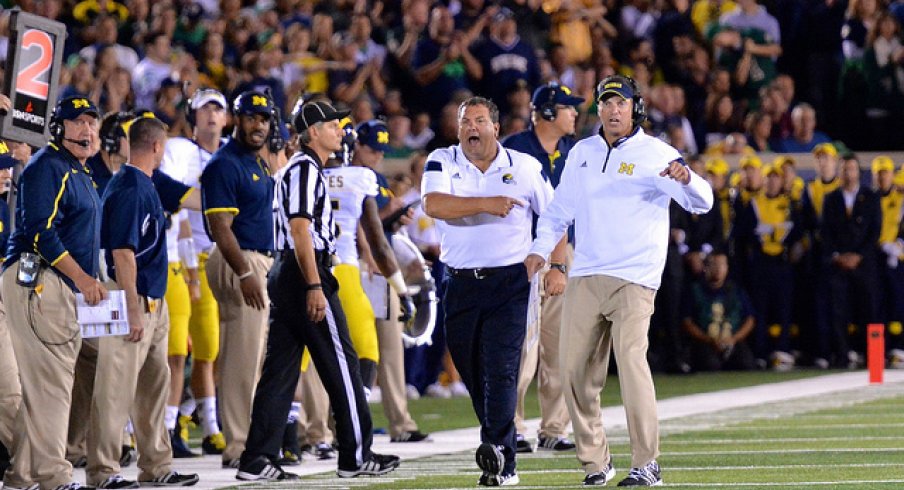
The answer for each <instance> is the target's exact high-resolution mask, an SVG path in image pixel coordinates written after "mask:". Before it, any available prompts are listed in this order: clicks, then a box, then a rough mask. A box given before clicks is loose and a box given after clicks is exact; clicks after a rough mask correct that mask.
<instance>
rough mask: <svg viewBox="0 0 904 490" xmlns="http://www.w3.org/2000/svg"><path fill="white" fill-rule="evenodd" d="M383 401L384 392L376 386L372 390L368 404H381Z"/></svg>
mask: <svg viewBox="0 0 904 490" xmlns="http://www.w3.org/2000/svg"><path fill="white" fill-rule="evenodd" d="M382 401H383V390H381V389H380V387H379V386H374V387H373V388H371V389H370V393H369V396H368V397H367V403H380V402H382Z"/></svg>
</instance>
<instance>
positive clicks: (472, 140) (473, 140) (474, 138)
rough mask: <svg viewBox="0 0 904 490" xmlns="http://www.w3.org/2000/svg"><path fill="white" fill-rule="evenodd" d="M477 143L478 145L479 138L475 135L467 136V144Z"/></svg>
mask: <svg viewBox="0 0 904 490" xmlns="http://www.w3.org/2000/svg"><path fill="white" fill-rule="evenodd" d="M479 143H480V136H477V135H471V136H468V144H469V145H476V144H479Z"/></svg>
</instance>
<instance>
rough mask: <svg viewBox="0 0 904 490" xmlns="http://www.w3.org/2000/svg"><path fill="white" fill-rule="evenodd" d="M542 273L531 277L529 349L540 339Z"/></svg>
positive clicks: (527, 334) (528, 328)
mask: <svg viewBox="0 0 904 490" xmlns="http://www.w3.org/2000/svg"><path fill="white" fill-rule="evenodd" d="M541 300H542V298H541V297H540V273H536V274H534V276H533V277H531V278H530V296H529V297H528V300H527V332H526V334H525V335H526V336H527V349H526V350H530V349H531V348H533V346H534V344H536V343H537V342H539V341H540V304H541Z"/></svg>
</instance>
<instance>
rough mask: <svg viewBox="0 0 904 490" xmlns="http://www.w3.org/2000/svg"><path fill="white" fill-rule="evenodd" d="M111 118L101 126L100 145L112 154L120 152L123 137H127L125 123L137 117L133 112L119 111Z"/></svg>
mask: <svg viewBox="0 0 904 490" xmlns="http://www.w3.org/2000/svg"><path fill="white" fill-rule="evenodd" d="M109 117H110V120H109V121H105V122H104V123H102V124H101V128H100V147H101V149H102V150H104V151H105V152H107V153H108V154H110V155H114V154H116V153H119V150H120V147H121V145H122V142H121V141H120V140H121V139H122V138H124V137H127V136H128V135H127V134H125V130H124V129H123V126H122V125H123V124H124V123H125V122H126V121H130V120H132V119H134V118H135V114H132V113H131V112H119V113H116V114H115V115H112V116H109Z"/></svg>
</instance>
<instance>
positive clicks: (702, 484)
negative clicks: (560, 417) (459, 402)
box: [354, 396, 904, 490]
mask: <svg viewBox="0 0 904 490" xmlns="http://www.w3.org/2000/svg"><path fill="white" fill-rule="evenodd" d="M824 403H825V401H824V400H823V401H820V400H819V399H815V400H813V404H814V406H819V405H820V404H824ZM854 403H855V404H854V405H850V406H845V407H844V408H832V409H823V410H815V411H812V412H808V413H803V414H797V415H790V414H789V415H786V416H773V417H769V418H765V419H757V420H752V421H744V422H738V423H733V424H729V425H726V426H722V427H716V428H712V429H707V430H698V431H691V432H684V433H679V434H673V435H664V436H663V438H662V456H660V458H659V462H660V464H661V465H662V468H663V478H664V480H665V483H666V484H667V486H669V487H676V488H776V487H781V488H807V489H809V488H830V489H833V490H834V489H840V490H847V489H874V488H875V489H892V488H894V489H900V488H904V411H901V410H900V407H901V406H902V404H904V397H902V396H898V397H895V398H885V399H879V400H874V401H867V402H860V403H856V400H855V402H854ZM781 406H782V405H781V404H779V408H781ZM780 413H782V410H777V412H776V415H778V414H780ZM610 442H611V450H612V454H613V461H614V463H615V466H616V468H617V470H618V472H619V474H618V476H616V480H620V479H621V478H623V477H624V476H625V474H626V472H625V468H626V467H628V466H629V465H630V448H629V446H628V444H627V440H626V439H625V437H624V436H623V435H622V436H616V437H613V438H612V440H611V441H610ZM471 458H472V456H471V454H459V455H454V456H448V455H447V456H437V457H431V458H425V459H422V460H417V461H411V462H406V463H405V464H403V466H402V468H400V469H399V470H398V471H397V473H402V474H399V475H398V476H396V478H399V479H396V480H392V481H389V480H384V481H377V480H372V481H370V482H367V481H361V482H355V485H354V488H356V489H357V488H367V489H374V490H384V489H386V490H388V489H401V488H406V489H407V488H410V489H415V488H418V489H420V488H431V489H449V488H474V487H475V483H476V479H477V476H478V470H477V469H476V468H475V467H474V465H473V462H472V460H471ZM412 465H413V466H415V467H414V468H410V466H412ZM403 472H404V473H403ZM518 473H519V475H520V476H521V484H520V485H519V487H520V488H531V489H534V488H579V487H580V482H581V479H582V477H583V472H582V471H581V470H580V469H579V465H578V462H577V461H576V459H575V456H574V453H573V452H569V453H564V454H554V453H550V452H539V453H534V454H528V455H519V458H518ZM394 475H395V474H394ZM614 485H615V484H614V483H610V484H609V486H614Z"/></svg>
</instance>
